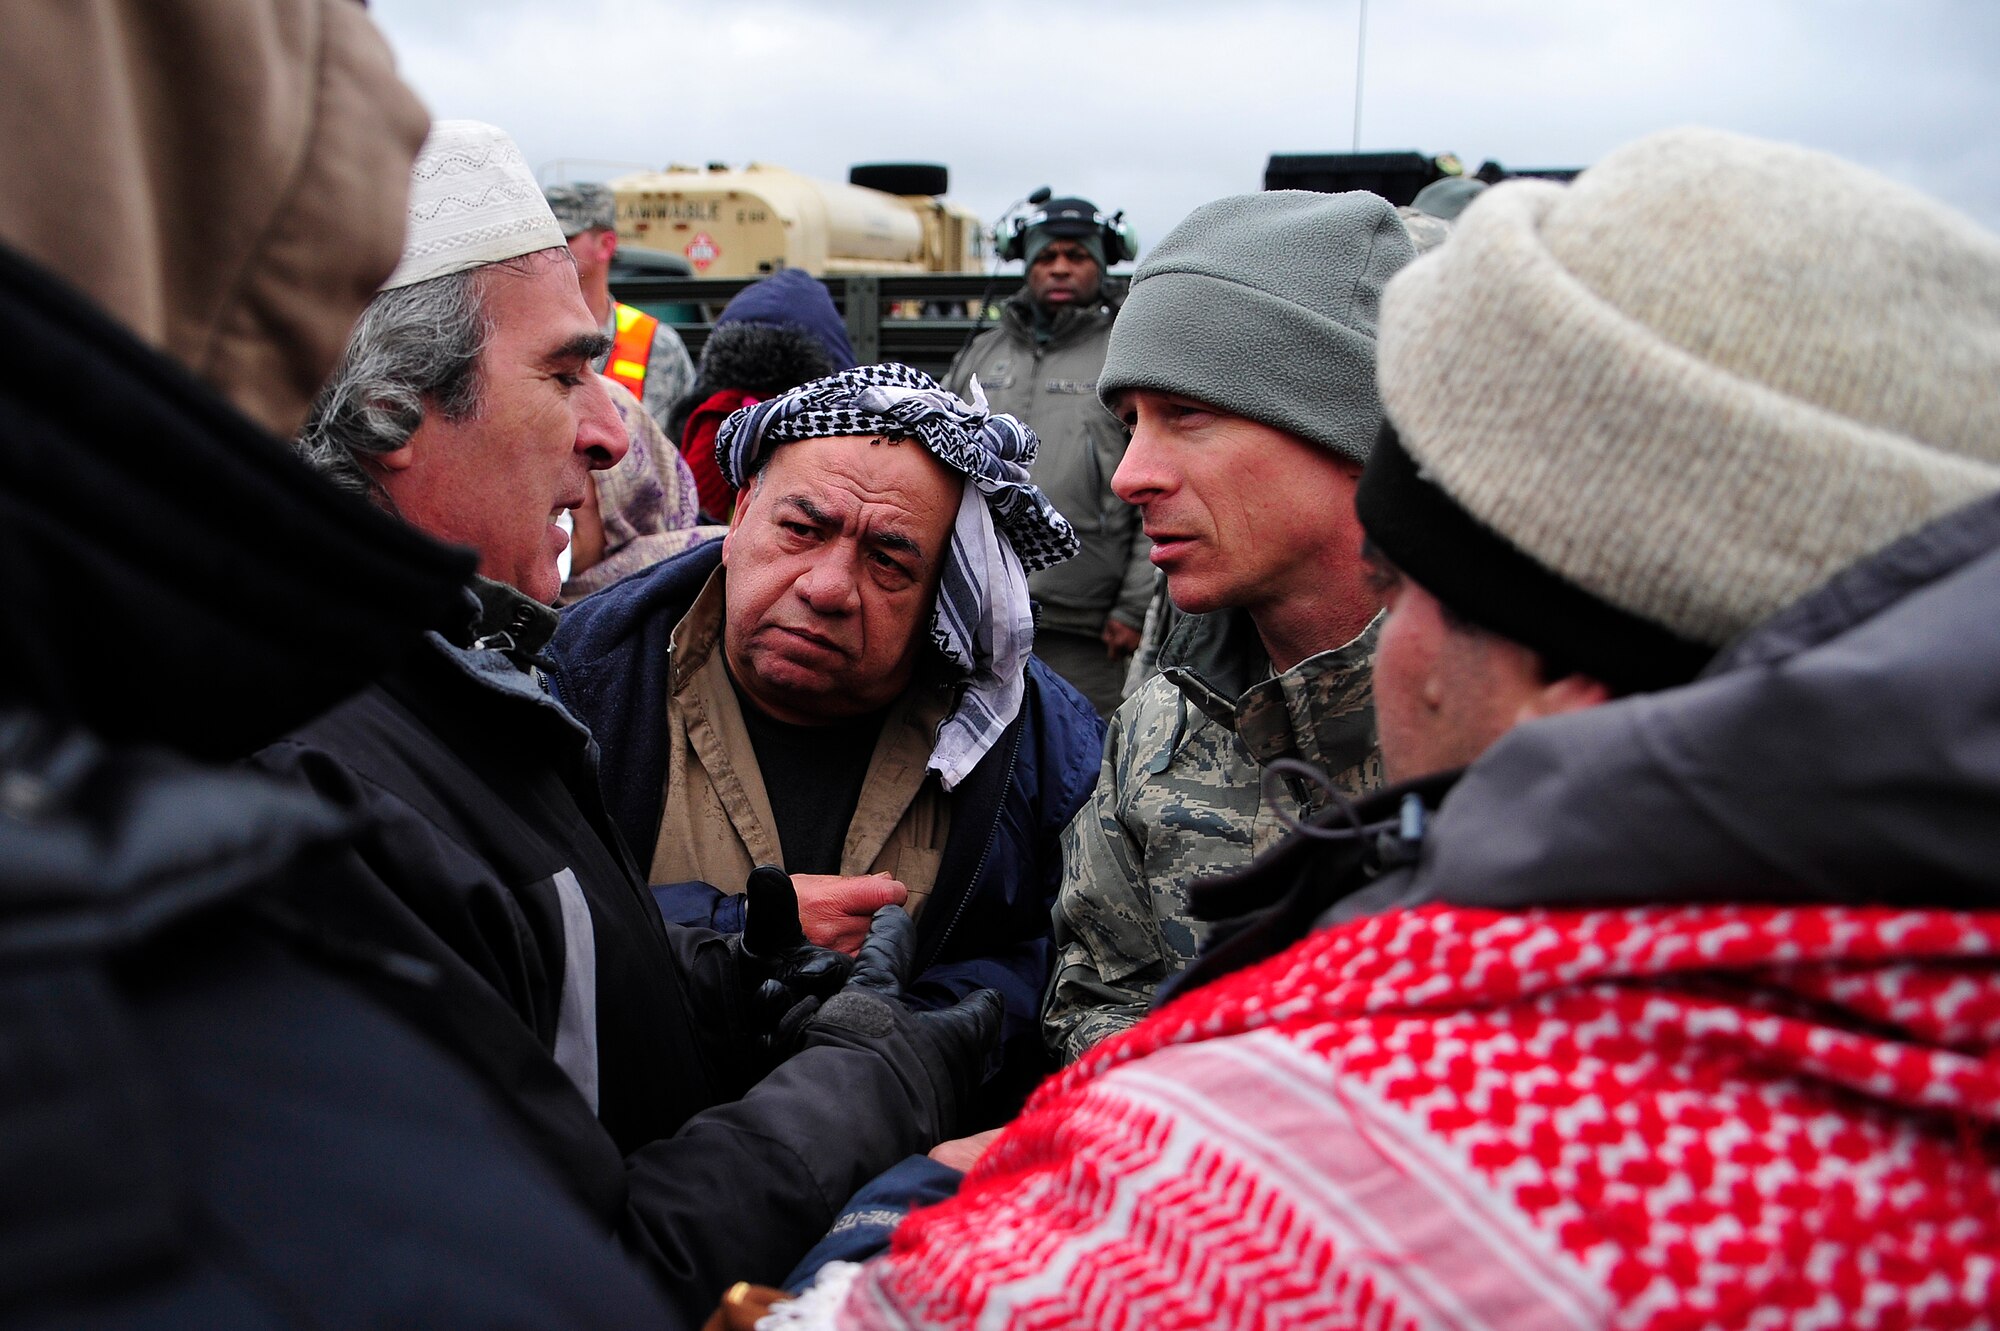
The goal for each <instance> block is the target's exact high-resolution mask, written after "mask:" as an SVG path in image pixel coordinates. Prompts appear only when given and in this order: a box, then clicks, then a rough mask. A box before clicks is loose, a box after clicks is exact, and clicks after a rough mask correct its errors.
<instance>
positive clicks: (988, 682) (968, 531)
mask: <svg viewBox="0 0 2000 1331" xmlns="http://www.w3.org/2000/svg"><path fill="white" fill-rule="evenodd" d="M972 396H973V400H972V402H971V403H967V402H965V401H964V400H963V399H961V398H959V397H958V396H957V395H956V394H954V393H951V392H948V391H946V390H945V389H944V388H942V387H940V386H939V385H938V383H937V381H936V380H934V379H932V378H931V377H930V376H929V375H927V374H924V373H923V372H922V371H920V370H913V369H911V368H910V367H909V366H907V365H894V364H891V365H863V366H861V367H859V368H858V369H853V370H845V371H843V372H841V373H839V374H835V375H830V376H828V377H827V378H825V379H816V380H814V381H813V382H811V383H809V384H802V385H800V386H799V387H797V388H794V389H792V390H791V391H790V392H788V393H784V394H781V395H780V396H778V397H774V398H769V399H767V400H765V401H763V402H757V403H753V404H752V405H750V406H747V407H742V408H740V409H738V410H737V411H735V412H733V413H731V415H730V416H729V418H728V419H727V420H725V421H723V423H722V427H721V429H719V430H718V431H716V435H715V460H716V464H717V465H718V466H719V467H720V468H721V470H722V474H723V475H724V476H725V477H727V478H728V480H729V483H730V484H731V485H734V486H736V487H737V488H738V489H742V488H743V487H744V486H746V485H748V484H749V481H750V477H751V476H752V475H753V474H754V473H755V472H756V471H757V469H758V468H759V467H760V466H762V465H763V463H764V460H765V459H766V458H767V457H769V456H770V452H771V450H772V449H773V448H775V447H777V446H778V445H780V444H786V443H793V442H796V441H799V440H803V439H830V438H839V437H843V436H852V435H879V436H882V437H884V438H889V439H909V440H914V441H915V442H917V443H920V444H922V445H923V446H924V448H925V449H927V450H928V451H929V452H930V453H931V454H932V455H933V456H934V457H936V458H937V459H938V461H940V462H942V463H944V464H945V465H946V466H948V467H950V468H952V469H953V470H954V471H957V472H959V473H961V474H963V475H964V476H965V478H966V480H967V482H968V484H967V485H966V487H965V493H964V495H963V497H962V498H961V499H960V501H959V508H958V518H957V521H956V523H955V524H954V526H953V529H952V536H951V547H950V550H949V552H948V553H947V555H946V558H945V564H944V571H943V574H942V576H941V578H940V579H939V582H938V597H937V611H936V614H935V616H934V617H933V619H932V621H931V637H932V641H933V642H935V643H936V645H937V648H938V651H939V652H941V653H942V654H943V655H944V657H945V659H946V660H948V661H950V662H951V663H952V664H953V665H955V666H957V667H958V668H959V669H960V670H961V671H963V672H964V673H965V675H966V677H967V679H966V687H965V690H964V692H963V693H962V694H961V695H960V697H959V702H958V706H957V707H956V708H955V709H954V710H953V711H952V714H951V715H950V716H949V717H947V718H945V722H944V724H943V725H942V726H941V727H940V728H939V730H938V742H937V747H936V748H935V749H934V750H933V751H932V753H931V762H930V766H931V769H932V770H933V771H935V772H937V773H938V777H939V780H940V781H941V782H942V783H943V785H944V788H945V789H946V790H950V789H952V788H953V787H955V786H956V785H957V784H958V783H959V782H960V781H962V780H963V779H964V778H965V776H966V775H967V774H968V773H969V772H971V771H972V769H973V767H974V766H975V765H976V764H977V763H978V762H979V759H980V758H981V757H983V756H985V754H986V752H987V750H988V749H990V748H992V747H993V744H994V742H995V741H996V740H998V739H999V738H1000V734H1001V732H1002V731H1004V730H1005V729H1006V728H1007V726H1008V724H1009V723H1010V722H1012V721H1013V719H1014V717H1015V715H1016V714H1018V713H1019V711H1020V710H1021V696H1022V691H1023V688H1024V685H1023V683H1022V672H1023V671H1024V670H1025V669H1026V668H1027V661H1028V653H1029V652H1030V650H1032V648H1033V646H1034V638H1035V629H1034V616H1033V612H1032V611H1031V610H1030V608H1029V605H1028V580H1027V571H1028V570H1033V569H1043V568H1047V567H1049V566H1050V565H1051V564H1059V563H1061V562H1062V561H1063V560H1065V559H1068V558H1069V557H1070V556H1071V555H1073V554H1075V553H1076V552H1077V549H1078V541H1077V538H1076V533H1075V532H1074V531H1072V530H1070V525H1069V523H1068V521H1066V520H1065V519H1064V518H1063V515H1062V514H1060V513H1058V512H1056V510H1055V507H1054V506H1053V505H1051V504H1050V503H1049V500H1048V496H1046V495H1044V494H1043V493H1042V492H1041V491H1040V490H1039V489H1037V488H1036V487H1035V486H1034V485H1033V484H1032V483H1031V482H1030V481H1029V480H1028V465H1029V464H1030V463H1032V462H1033V461H1034V460H1035V450H1036V448H1037V447H1039V444H1040V441H1039V440H1037V439H1036V438H1035V432H1034V431H1033V430H1030V429H1029V428H1028V427H1027V426H1026V425H1024V424H1022V423H1021V422H1020V421H1018V420H1016V419H1015V418H1014V417H1012V416H1007V415H996V414H993V413H991V412H989V411H988V410H987V408H986V395H985V394H984V393H983V392H981V391H980V388H979V384H978V383H977V381H975V382H974V383H973V385H972Z"/></svg>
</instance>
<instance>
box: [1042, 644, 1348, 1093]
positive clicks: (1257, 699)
mask: <svg viewBox="0 0 2000 1331" xmlns="http://www.w3.org/2000/svg"><path fill="white" fill-rule="evenodd" d="M1379 622H1380V621H1379V620H1378V621H1377V623H1378V624H1379ZM1375 636H1376V625H1374V624H1371V625H1370V626H1369V627H1368V629H1367V630H1366V631H1365V632H1363V633H1362V634H1361V635H1360V636H1359V637H1357V638H1356V639H1355V640H1354V641H1353V642H1350V643H1348V644H1347V645H1346V646H1345V647H1340V648H1337V649H1335V650H1333V651H1327V652H1321V653H1320V654H1319V655H1317V656H1313V657H1310V658H1308V659H1307V660H1305V661H1302V662H1300V663H1299V664H1298V665H1296V666H1294V667H1293V668H1292V669H1290V670H1288V671H1286V672H1285V673H1284V674H1282V675H1278V676H1276V677H1273V676H1272V675H1271V667H1270V662H1269V660H1268V658H1266V657H1265V655H1264V651H1263V647H1262V645H1261V644H1260V643H1259V641H1258V639H1257V634H1256V630H1255V628H1254V627H1252V625H1251V624H1250V621H1249V617H1248V616H1247V615H1246V614H1244V613H1242V612H1241V611H1225V612H1221V613H1217V614H1212V615H1195V616H1190V617H1188V618H1186V619H1184V620H1183V621H1182V622H1181V624H1180V625H1179V626H1178V627H1177V628H1176V629H1175V631H1174V633H1173V636H1172V637H1171V638H1170V639H1169V641H1168V642H1167V644H1166V646H1165V648H1163V649H1162V651H1161V654H1160V667H1161V671H1162V673H1161V674H1159V675H1156V676H1154V677H1153V678H1152V679H1150V680H1148V681H1147V682H1146V683H1145V684H1144V685H1143V686H1142V687H1141V688H1140V689H1139V691H1138V692H1137V693H1135V694H1133V695H1132V697H1131V698H1129V699H1128V700H1127V701H1126V703H1125V705H1124V706H1123V707H1121V708H1119V709H1118V713H1117V715H1116V716H1114V717H1113V718H1112V721H1111V730H1110V733H1109V734H1108V735H1107V736H1106V738H1105V746H1104V764H1103V767H1102V768H1101V769H1100V771H1099V774H1098V778H1097V790H1096V793H1095V794H1094V795H1093V796H1092V799H1091V802H1090V803H1089V804H1086V805H1085V806H1084V807H1083V808H1082V809H1080V810H1078V811H1077V815H1076V817H1075V818H1074V819H1073V820H1072V821H1071V822H1070V825H1069V827H1068V828H1067V829H1066V830H1065V831H1064V833H1063V883H1062V890H1061V893H1060V894H1059V895H1058V897H1057V899H1056V911H1055V940H1056V947H1057V957H1056V972H1055V977H1054V980H1053V982H1052V983H1051V985H1050V987H1049V993H1048V997H1047V999H1046V1000H1045V1001H1044V1003H1043V1005H1042V1036H1043V1039H1044V1040H1046V1041H1047V1042H1048V1045H1049V1048H1050V1050H1051V1051H1052V1052H1053V1053H1055V1055H1056V1057H1057V1058H1058V1059H1060V1060H1061V1061H1062V1062H1065V1063H1067V1062H1069V1061H1071V1060H1072V1059H1074V1058H1076V1056H1077V1055H1079V1054H1081V1053H1082V1052H1083V1051H1084V1050H1085V1049H1088V1048H1089V1047H1090V1046H1091V1045H1093V1044H1095V1043H1097V1042H1098V1041H1099V1040H1102V1039H1104V1038H1105V1037H1106V1036H1108V1035H1112V1034H1115V1033H1116V1032H1118V1031H1121V1030H1124V1029H1125V1028H1126V1027H1127V1026H1130V1025H1132V1024H1133V1023H1134V1022H1136V1021H1138V1020H1139V1018H1141V1017H1143V1016H1144V1015H1145V1014H1146V1012H1147V1009H1148V1008H1149V1007H1150V1006H1151V1005H1152V1000H1153V994H1154V991H1155V990H1156V989H1158V987H1159V986H1160V984H1161V982H1162V981H1164V980H1166V979H1167V978H1168V977H1169V976H1172V975H1175V974H1178V973H1179V972H1180V971H1181V970H1183V969H1185V968H1186V966H1187V965H1188V963H1189V962H1190V961H1192V960H1193V959H1194V956H1195V952H1196V950H1197V949H1198V948H1199V946H1200V943H1201V935H1200V932H1199V926H1198V925H1197V923H1196V922H1195V921H1194V920H1193V919H1191V918H1190V917H1189V915H1188V891H1187V889H1188V884H1189V883H1190V882H1192V881H1193V880H1194V879H1196V878H1199V877H1205V876H1207V875H1209V874H1215V873H1221V872H1224V871H1226V870H1230V869H1235V868H1240V867H1241V866H1243V865H1245V864H1247V863H1248V862H1249V861H1250V860H1251V858H1252V857H1253V856H1255V855H1256V854H1258V853H1259V852H1260V851H1263V850H1265V849H1267V848H1268V847H1270V846H1271V845H1272V844H1274V843H1275V842H1276V841H1277V840H1278V839H1279V838H1280V837H1282V836H1283V835H1284V832H1285V827H1284V824H1283V823H1282V822H1281V821H1280V820H1279V818H1278V816H1277V814H1276V813H1275V812H1274V811H1273V810H1272V809H1271V807H1270V806H1268V805H1267V804H1265V802H1264V800H1263V798H1262V792H1261V789H1260V787H1261V785H1262V777H1263V767H1264V765H1265V764H1266V763H1269V762H1271V761H1272V760H1274V759H1277V758H1298V759H1302V760H1304V761H1306V762H1308V763H1311V764H1312V765H1314V766H1315V767H1318V768H1320V769H1322V770H1323V771H1325V772H1327V774H1328V775H1329V776H1330V778H1331V779H1332V781H1333V783H1334V785H1335V786H1337V787H1338V788H1339V789H1340V790H1341V791H1343V792H1344V793H1346V794H1349V795H1359V794H1362V793H1365V792H1366V791H1369V790H1372V789H1374V788H1375V787H1376V786H1378V785H1380V784H1381V779H1382V760H1381V755H1380V753H1379V751H1378V750H1377V748H1376V742H1375V706H1374V695H1373V691H1372V689H1371V687H1370V683H1371V671H1372V667H1373V664H1374V655H1375ZM1272 784H1273V795H1274V797H1276V798H1279V799H1281V800H1283V801H1284V803H1285V807H1286V809H1287V811H1288V812H1290V813H1293V814H1297V815H1304V814H1305V813H1308V812H1310V811H1311V810H1313V809H1315V808H1317V807H1318V806H1319V805H1320V804H1322V803H1324V802H1325V800H1326V796H1325V795H1324V793H1323V792H1321V791H1320V790H1319V789H1318V788H1317V787H1315V786H1313V785H1311V784H1310V783H1307V782H1299V781H1293V780H1291V779H1288V778H1287V779H1280V780H1276V781H1274V782H1273V783H1272Z"/></svg>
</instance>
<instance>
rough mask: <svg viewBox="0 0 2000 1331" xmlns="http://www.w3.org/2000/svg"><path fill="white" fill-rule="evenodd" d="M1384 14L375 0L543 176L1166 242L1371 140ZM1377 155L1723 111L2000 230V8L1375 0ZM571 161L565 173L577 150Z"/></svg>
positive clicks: (1260, 8) (1481, 145)
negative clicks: (772, 177) (703, 180)
mask: <svg viewBox="0 0 2000 1331" xmlns="http://www.w3.org/2000/svg"><path fill="white" fill-rule="evenodd" d="M1359 6H1360V0H1312V2H1310V3H1308V2H1306V0H1262V2H1261V3H1260V2H1258V0H1249V2H1248V3H1241V2H1239V3H1233V4H1228V5H1225V4H1222V3H1219V2H1209V3H1182V2H1180V0H1157V2H1156V3H1151V4H1136V3H1121V2H1117V0H1112V2H1107V0H1097V2H1096V3H1089V4H1083V3H1077V4H1068V5H1058V4H1049V3H1043V2H1042V0H1020V2H1018V3H1013V4H1004V5H1003V4H997V3H987V2H986V0H965V2H963V3H956V4H953V3H919V2H918V0H873V2H872V3H849V2H848V0H821V2H818V3H814V2H811V0H707V2H705V3H687V2H683V0H567V2H566V3H557V2H556V0H478V2H477V3H466V2H464V0H374V4H373V6H372V9H373V12H374V14H375V16H376V18H377V20H378V21H379V22H380V23H381V25H382V27H383V28H384V30H385V31H387V33H388V34H389V40H390V42H391V44H392V45H393V46H394V47H395V49H396V52H397V55H398V58H399V60H400V62H401V66H402V70H403V74H404V76H405V77H406V78H407V79H409V81H410V82H411V83H412V84H414V85H415V87H416V88H417V90H418V92H419V93H421V94H422V95H423V97H424V98H425V100H426V101H427V102H428V103H429V104H430V108H431V111H432V113H433V114H435V115H437V116H441V117H443V116H469V117H474V118H477V119H481V120H490V121H493V122H495V123H496V124H499V125H501V126H502V127H504V128H505V129H507V130H508V131H510V132H511V133H512V134H513V135H514V136H515V138H516V139H518V140H519V141H520V143H521V147H522V149H523V151H524V152H525V153H526V154H527V157H528V160H529V161H530V162H532V163H534V164H535V165H536V167H537V168H538V169H541V170H542V171H543V174H544V179H545V180H546V179H554V178H556V177H557V176H559V175H562V174H567V175H569V176H570V177H572V178H577V179H594V178H603V177H606V176H609V175H615V174H617V173H618V171H619V169H620V168H621V167H629V166H638V165H644V166H656V167H657V166H662V165H665V164H666V163H668V162H686V163H694V164H698V163H703V162H709V161H726V162H730V163H732V164H741V163H744V162H748V161H753V160H754V161H762V162H771V163H776V164H779V165H783V166H787V167H790V168H792V169H793V170H795V171H799V172H802V173H804V174H807V175H813V176H819V177H822V178H825V179H830V180H844V179H845V178H846V173H847V168H848V166H849V165H850V164H852V163H854V162H864V161H936V162H943V163H945V164H946V165H948V166H949V167H950V168H951V176H952V189H951V196H952V197H953V198H955V199H957V200H959V201H960V202H963V203H965V204H968V205H970V206H971V207H973V208H974V209H976V210H978V211H979V212H980V214H981V215H982V216H984V217H986V218H988V219H989V220H991V218H992V217H993V216H994V215H995V214H997V213H998V212H1000V210H1001V209H1003V208H1004V207H1005V206H1006V205H1007V204H1008V203H1009V201H1011V200H1013V199H1015V198H1017V197H1018V196H1020V195H1022V194H1025V193H1027V192H1028V191H1029V190H1031V189H1033V188H1035V187H1036V186H1037V185H1043V184H1047V185H1050V186H1052V187H1053V188H1054V189H1055V191H1056V192H1057V193H1058V194H1080V195H1083V196H1085V197H1087V198H1090V199H1091V200H1093V201H1094V202H1096V203H1097V204H1098V205H1099V206H1100V207H1102V208H1105V209H1106V210H1111V209H1116V208H1124V209H1125V210H1126V212H1127V215H1128V217H1129V218H1130V219H1131V220H1132V221H1133V222H1134V223H1135V224H1136V225H1137V227H1138V228H1139V235H1140V240H1141V242H1142V243H1149V242H1151V241H1153V240H1157V239H1158V238H1159V237H1160V235H1161V234H1162V233H1163V232H1164V231H1165V230H1166V229H1167V228H1169V227H1170V226H1172V225H1173V224H1174V223H1175V222H1176V221H1178V220H1179V219H1180V218H1181V217H1182V216H1183V215H1185V214H1186V213H1187V212H1188V211H1189V210H1190V209H1191V208H1193V207H1194V206H1195V205H1197V204H1199V203H1202V202H1204V201H1206V200H1208V199H1212V198H1217V197H1219V196H1221V195H1225V194H1233V193H1239V192H1243V191H1247V190H1254V189H1258V188H1260V187H1261V186H1262V184H1263V171H1264V163H1265V159H1266V158H1267V157H1268V156H1269V155H1270V154H1271V153H1273V152H1340V151H1346V150H1347V149H1348V148H1349V147H1350V145H1351V143H1352V140H1353V135H1354V102H1355V44H1356V36H1357V27H1358V24H1357V17H1358V14H1359ZM1367 20H1368V26H1367V61H1366V68H1365V75H1364V85H1363V90H1362V91H1363V97H1362V107H1361V146H1362V147H1363V148H1364V149H1401V148H1414V149H1417V150H1419V151H1422V152H1425V153H1438V152H1446V151H1450V152H1456V153H1457V154H1458V155H1459V156H1460V157H1461V158H1462V159H1463V160H1464V161H1465V164H1466V167H1467V169H1468V170H1470V169H1472V168H1474V167H1476V166H1477V165H1478V163H1479V162H1480V161H1481V160H1483V159H1485V158H1487V157H1493V158H1497V159H1499V160H1500V161H1502V162H1504V163H1506V164H1507V165H1509V166H1514V167H1523V166H1581V165H1588V164H1589V163H1590V162H1591V161H1592V160H1593V159H1594V158H1596V157H1598V156H1600V155H1602V154H1603V153H1604V152H1605V151H1606V150H1608V149H1610V148H1612V147H1615V146H1616V145H1618V144H1619V143H1622V142H1624V141H1626V140H1629V139H1633V138H1636V137H1638V136H1640V135H1642V134H1645V133H1647V132H1649V131H1651V130H1656V129H1663V128H1666V127H1669V126H1673V125H1679V124H1687V123H1700V124H1707V125H1714V126H1718V127H1721V128H1726V129H1735V130H1740V131H1743V132H1746V133H1752V134H1760V135H1765V136H1767V137H1772V138H1780V139H1787V140H1791V141H1794V142H1798V143H1804V144H1807V145H1809V146H1812V147H1815V148H1822V149H1825V150H1827V151H1830V152H1834V153H1838V154H1840V155H1841V156H1844V157H1848V158H1851V159H1853V160H1855V161H1859V162H1862V163H1864V164H1866V165H1869V166H1872V167H1874V168H1875V169H1877V170H1879V171H1883V172H1885V173H1887V174H1889V175H1891V176H1895V177H1898V178H1900V179H1903V180H1906V181H1909V182H1910V183H1912V184H1915V185H1917V186H1918V187H1920V188H1922V189H1924V190H1926V191H1928V192H1930V193H1932V194H1934V195H1936V196H1938V197H1940V198H1942V199H1944V200H1946V201H1947V202H1949V203H1951V204H1953V205H1954V206H1956V207H1958V208H1961V209H1963V210H1964V211H1966V212H1968V213H1971V214H1972V215H1973V216H1974V217H1976V218H1978V219H1979V220H1980V221H1981V222H1983V223H1984V224H1985V225H1986V226H1988V227H1990V228H1993V229H1995V230H2000V2H1996V0H1368V10H1367ZM564 163H567V166H566V167H565V166H564V165H563V164H564Z"/></svg>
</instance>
